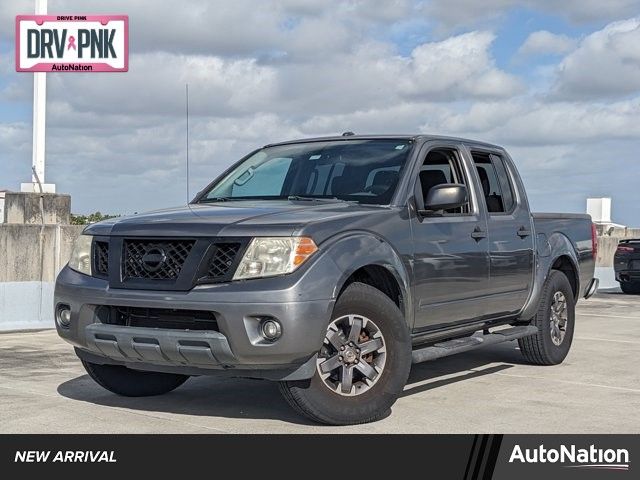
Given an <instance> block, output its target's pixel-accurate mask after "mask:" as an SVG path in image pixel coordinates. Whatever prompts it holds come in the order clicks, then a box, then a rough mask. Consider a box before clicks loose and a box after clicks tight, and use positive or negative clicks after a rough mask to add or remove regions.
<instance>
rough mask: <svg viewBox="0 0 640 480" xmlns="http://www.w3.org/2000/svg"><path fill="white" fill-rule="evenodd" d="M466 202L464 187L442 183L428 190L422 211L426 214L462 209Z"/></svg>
mask: <svg viewBox="0 0 640 480" xmlns="http://www.w3.org/2000/svg"><path fill="white" fill-rule="evenodd" d="M467 202H468V194H467V187H466V186H464V185H460V184H458V183H443V184H441V185H436V186H434V187H432V188H431V189H430V190H429V193H428V194H427V197H426V198H425V199H424V209H425V210H426V211H428V212H433V211H436V210H448V209H450V208H458V207H462V206H463V205H465V204H466V203H467ZM421 213H422V212H421Z"/></svg>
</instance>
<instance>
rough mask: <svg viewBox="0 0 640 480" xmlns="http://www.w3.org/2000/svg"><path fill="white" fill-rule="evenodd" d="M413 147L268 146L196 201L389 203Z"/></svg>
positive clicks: (380, 142) (364, 143) (403, 143)
mask: <svg viewBox="0 0 640 480" xmlns="http://www.w3.org/2000/svg"><path fill="white" fill-rule="evenodd" d="M411 146H412V142H411V141H410V140H408V139H400V140H394V139H373V140H338V141H326V142H308V143H295V144H289V145H277V146H273V147H266V148H263V149H262V150H259V151H258V152H256V153H254V154H253V155H251V156H250V157H248V158H247V159H245V160H244V161H243V162H241V163H240V164H238V165H236V166H235V167H234V168H233V169H232V170H231V171H230V172H229V173H227V174H226V175H225V176H224V177H222V178H221V179H220V180H219V181H217V182H216V183H215V184H214V185H213V187H211V188H210V189H209V190H208V191H207V192H206V193H205V194H204V195H203V196H202V197H201V198H200V202H203V203H208V202H219V201H228V200H241V199H269V200H273V199H275V200H277V199H283V200H286V199H291V200H306V199H312V200H313V199H337V200H347V201H356V202H360V203H365V204H377V205H386V204H389V203H390V202H391V198H392V196H393V193H394V192H395V189H396V186H397V184H398V180H399V178H400V173H401V171H402V169H403V167H404V165H405V162H406V160H407V157H408V155H409V151H410V149H411Z"/></svg>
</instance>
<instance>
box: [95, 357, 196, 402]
mask: <svg viewBox="0 0 640 480" xmlns="http://www.w3.org/2000/svg"><path fill="white" fill-rule="evenodd" d="M82 365H83V366H84V368H85V370H86V371H87V373H88V374H89V376H90V377H91V378H93V379H94V380H95V381H96V383H97V384H98V385H100V386H101V387H103V388H106V389H107V390H109V391H110V392H113V393H117V394H118V395H123V396H125V397H150V396H153V395H162V394H163V393H168V392H170V391H171V390H175V389H176V388H178V387H179V386H180V385H182V384H183V383H184V382H186V381H187V379H188V378H189V376H188V375H178V374H174V373H160V372H142V371H137V370H132V369H130V368H127V367H123V366H121V365H99V364H97V363H91V362H87V361H84V360H82Z"/></svg>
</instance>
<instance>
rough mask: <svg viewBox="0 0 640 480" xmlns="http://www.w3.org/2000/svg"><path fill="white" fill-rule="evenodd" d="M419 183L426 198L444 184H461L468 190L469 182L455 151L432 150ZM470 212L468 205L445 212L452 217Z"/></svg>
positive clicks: (424, 164)
mask: <svg viewBox="0 0 640 480" xmlns="http://www.w3.org/2000/svg"><path fill="white" fill-rule="evenodd" d="M419 181H420V186H421V187H422V194H423V195H424V197H425V198H426V197H427V194H428V193H429V190H431V189H432V188H433V187H435V186H436V185H441V184H443V183H459V184H462V185H467V188H468V182H467V181H466V179H465V176H464V173H463V171H462V166H461V164H460V157H459V156H458V155H457V152H456V151H455V150H449V149H436V150H431V151H430V152H429V153H428V154H427V157H426V158H425V159H424V162H423V163H422V167H421V168H420V177H419ZM469 212H470V208H469V204H468V203H467V204H466V205H464V206H462V207H460V208H452V209H449V210H446V211H445V213H446V214H452V215H456V214H457V215H464V214H468V213H469Z"/></svg>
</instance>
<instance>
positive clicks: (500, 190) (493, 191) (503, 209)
mask: <svg viewBox="0 0 640 480" xmlns="http://www.w3.org/2000/svg"><path fill="white" fill-rule="evenodd" d="M471 156H472V158H473V164H474V166H475V168H476V171H477V173H478V179H479V180H480V185H481V187H482V195H481V196H482V197H484V200H485V205H486V206H487V211H488V212H489V214H501V213H511V212H513V210H514V209H515V207H516V196H515V191H514V188H513V184H512V183H511V179H510V177H509V172H508V170H507V166H506V164H505V162H504V159H503V158H502V157H500V156H499V155H495V154H493V153H486V152H477V151H472V152H471Z"/></svg>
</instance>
